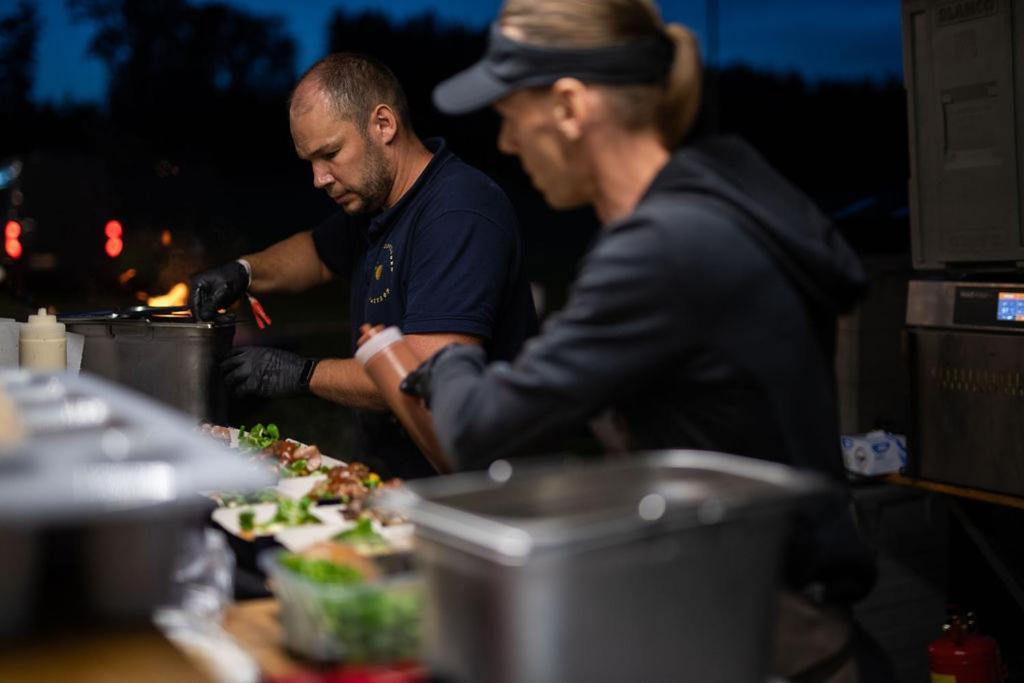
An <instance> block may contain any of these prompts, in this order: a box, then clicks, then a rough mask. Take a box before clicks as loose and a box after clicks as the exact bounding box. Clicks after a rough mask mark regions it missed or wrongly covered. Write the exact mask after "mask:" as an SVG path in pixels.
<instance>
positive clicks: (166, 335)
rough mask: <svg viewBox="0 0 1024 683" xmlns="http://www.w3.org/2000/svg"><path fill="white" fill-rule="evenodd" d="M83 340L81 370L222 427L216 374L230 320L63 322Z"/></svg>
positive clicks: (223, 398)
mask: <svg viewBox="0 0 1024 683" xmlns="http://www.w3.org/2000/svg"><path fill="white" fill-rule="evenodd" d="M63 320H64V322H65V324H66V325H67V330H68V331H69V332H77V333H78V334H81V335H84V336H85V349H84V352H83V355H82V370H85V371H88V372H92V373H94V374H97V375H100V376H102V377H106V378H108V379H111V380H113V381H115V382H117V383H119V384H123V385H125V386H128V387H131V388H133V389H137V390H139V391H141V392H142V393H144V394H148V395H149V396H152V397H153V398H156V399H158V400H160V401H162V402H163V403H166V404H167V405H169V406H172V407H174V408H178V409H179V410H182V411H184V412H186V413H189V414H190V415H194V416H195V417H197V418H200V419H204V420H209V421H211V422H223V421H224V419H225V418H226V411H227V395H226V392H225V388H224V383H223V381H222V379H221V377H220V373H219V372H218V370H217V363H218V361H219V360H220V359H221V358H223V357H224V355H225V354H227V352H228V351H229V350H230V349H231V341H232V339H233V337H234V334H235V324H234V320H233V319H231V318H223V319H220V320H217V321H215V322H196V321H194V320H193V319H192V318H191V317H184V318H177V317H171V316H142V317H110V316H105V317H104V316H94V317H81V316H68V317H65V318H63Z"/></svg>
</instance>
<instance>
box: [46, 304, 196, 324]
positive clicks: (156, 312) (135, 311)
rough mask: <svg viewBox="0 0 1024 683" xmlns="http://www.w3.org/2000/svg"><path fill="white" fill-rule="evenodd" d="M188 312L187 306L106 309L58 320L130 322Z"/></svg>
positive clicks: (61, 317) (80, 313) (63, 316)
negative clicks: (124, 320) (126, 320)
mask: <svg viewBox="0 0 1024 683" xmlns="http://www.w3.org/2000/svg"><path fill="white" fill-rule="evenodd" d="M190 311H191V309H190V308H189V307H188V306H129V307H128V308H118V309H113V308H106V309H102V310H98V311H84V312H79V313H64V314H62V315H60V316H59V318H60V320H61V322H69V321H72V320H78V321H85V320H122V319H128V320H132V319H143V318H146V319H149V318H153V317H158V316H168V315H175V314H178V313H186V312H190ZM188 320H189V321H190V322H191V320H192V318H191V316H189V318H188Z"/></svg>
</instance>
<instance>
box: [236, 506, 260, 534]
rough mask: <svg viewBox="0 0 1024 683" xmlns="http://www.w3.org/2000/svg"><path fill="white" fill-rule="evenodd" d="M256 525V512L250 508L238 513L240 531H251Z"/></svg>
mask: <svg viewBox="0 0 1024 683" xmlns="http://www.w3.org/2000/svg"><path fill="white" fill-rule="evenodd" d="M255 527H256V513H255V512H253V511H252V510H243V511H241V512H239V513H238V528H239V529H241V530H242V531H252V530H253V529H254V528H255Z"/></svg>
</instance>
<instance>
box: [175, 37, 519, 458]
mask: <svg viewBox="0 0 1024 683" xmlns="http://www.w3.org/2000/svg"><path fill="white" fill-rule="evenodd" d="M289 117H290V123H291V130H292V139H293V141H294V143H295V150H296V152H297V153H298V155H299V156H300V157H301V158H303V159H306V160H308V161H309V162H310V163H311V164H312V169H313V184H314V186H316V187H317V188H318V189H322V190H324V191H325V192H326V193H327V194H328V196H330V197H331V199H332V200H334V202H335V203H337V204H338V205H339V206H340V207H341V211H338V212H337V213H336V214H334V215H333V216H331V217H330V218H329V219H328V220H327V221H325V222H324V223H322V224H321V225H319V226H317V227H316V228H314V229H313V230H311V231H305V232H300V233H298V234H296V235H293V236H292V237H290V238H288V239H286V240H283V241H281V242H278V243H277V244H274V245H272V246H271V247H269V248H267V249H265V250H263V251H261V252H258V253H255V254H249V255H246V256H243V257H242V258H240V259H238V260H237V261H234V262H232V263H229V264H226V265H223V266H220V267H218V268H214V269H212V270H210V271H207V272H205V273H201V274H199V275H197V276H195V277H193V278H192V281H191V282H190V284H189V291H190V304H191V306H192V308H193V311H194V313H195V315H196V316H197V318H199V319H202V320H209V319H211V318H213V317H214V316H215V315H216V311H217V309H218V308H221V307H223V306H227V305H230V304H232V303H234V302H235V301H236V300H238V299H239V298H241V297H242V296H243V295H244V294H245V293H246V292H247V291H249V292H253V293H257V294H259V293H264V292H301V291H304V290H306V289H309V288H311V287H314V286H316V285H319V284H322V283H325V282H327V281H329V280H331V279H333V278H334V277H336V276H338V277H348V278H349V279H350V283H351V290H350V311H351V328H352V350H353V351H354V350H355V341H356V339H358V337H359V332H358V330H359V326H360V325H361V324H363V323H371V324H384V325H397V326H398V327H400V328H401V329H402V331H403V333H404V334H405V335H406V339H407V340H408V342H409V344H410V345H412V347H413V349H414V350H415V351H416V352H417V353H418V354H419V355H420V356H421V357H422V358H428V357H429V356H431V355H432V354H433V353H434V352H436V351H437V350H439V349H441V348H442V347H444V346H446V345H447V344H450V343H453V342H460V343H470V344H480V345H482V346H483V347H484V348H485V349H486V350H487V352H488V355H489V357H490V358H491V359H493V360H507V359H511V358H513V357H514V356H515V355H516V353H517V352H518V350H519V348H520V347H521V346H522V344H523V342H524V341H525V340H526V338H527V337H529V336H530V335H532V334H533V333H534V332H535V331H536V326H537V321H536V314H535V312H534V309H533V303H532V300H531V298H530V291H529V286H528V283H527V280H526V277H525V274H524V272H523V266H522V248H521V245H520V241H519V233H518V228H517V224H516V218H515V212H514V211H513V209H512V206H511V204H510V203H509V201H508V198H507V197H506V196H505V194H504V193H503V192H502V191H501V189H500V188H499V187H498V186H497V185H496V184H495V183H494V182H493V181H492V180H490V179H489V178H487V177H486V176H485V175H483V174H482V173H480V172H479V171H477V170H476V169H474V168H472V167H470V166H468V165H467V164H465V163H464V162H462V161H461V160H460V159H459V158H458V157H456V156H455V155H454V154H452V153H451V152H450V151H449V150H448V149H447V148H446V146H445V144H444V141H443V140H440V139H434V140H427V141H426V142H425V143H423V142H421V141H420V140H419V139H418V138H417V137H416V135H415V133H414V132H413V130H412V128H411V126H410V123H409V120H410V119H409V113H408V105H407V104H406V100H405V95H404V93H403V92H402V88H401V86H400V85H399V83H398V81H397V80H396V79H395V77H394V75H393V74H392V73H391V71H390V70H389V69H388V68H387V67H385V66H384V65H382V64H380V63H379V62H376V61H375V60H373V59H370V58H367V57H363V56H359V55H352V54H335V55H330V56H328V57H326V58H324V59H322V60H321V61H319V62H317V63H316V64H314V65H313V66H312V67H311V68H310V69H309V71H307V72H306V74H305V75H304V76H303V77H302V78H301V79H300V81H299V83H298V85H297V86H296V88H295V90H294V92H293V94H292V97H291V100H290V107H289ZM223 369H224V370H225V371H226V377H227V381H228V384H229V385H231V386H232V387H233V388H234V390H235V391H236V393H238V394H241V395H255V396H264V397H277V396H289V395H298V394H302V393H305V392H312V393H313V394H315V395H317V396H320V397H321V398H325V399H328V400H331V401H335V402H338V403H341V404H344V405H347V406H350V407H352V408H354V409H355V412H356V416H357V420H358V425H359V427H360V428H359V429H357V433H358V437H357V439H358V443H357V444H355V447H356V449H357V450H356V453H359V454H360V456H361V457H369V458H372V459H375V460H382V461H384V462H385V463H387V464H388V465H389V466H390V468H391V469H392V473H393V474H397V475H399V476H406V477H411V476H419V475H424V474H429V473H430V471H431V470H430V469H429V465H428V464H427V463H426V460H425V459H424V458H423V457H422V456H421V455H420V454H419V452H418V451H417V449H416V447H415V446H414V445H413V443H412V441H411V440H410V439H409V438H408V437H407V436H406V435H405V434H404V433H403V432H402V431H401V428H400V427H399V426H398V424H397V421H396V420H394V419H393V418H392V417H391V415H390V414H389V413H388V412H387V408H386V405H385V404H384V402H383V399H382V398H381V397H380V394H379V393H378V392H377V389H376V387H375V386H374V385H373V382H372V381H371V380H370V379H369V377H368V376H367V375H366V374H365V372H364V371H363V369H362V367H361V366H359V365H358V363H357V362H356V361H355V360H353V359H351V358H345V359H341V358H331V359H321V360H315V359H307V358H303V357H301V356H297V355H296V354H293V353H290V352H288V351H284V350H281V349H274V348H267V347H247V348H239V349H236V350H235V351H234V352H233V353H232V354H231V356H229V357H228V358H227V359H226V360H225V361H224V364H223Z"/></svg>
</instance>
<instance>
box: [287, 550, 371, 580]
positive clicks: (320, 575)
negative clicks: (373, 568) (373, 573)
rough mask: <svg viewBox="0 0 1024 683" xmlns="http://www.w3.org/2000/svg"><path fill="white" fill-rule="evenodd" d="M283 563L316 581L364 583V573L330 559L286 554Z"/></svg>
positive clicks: (297, 572)
mask: <svg viewBox="0 0 1024 683" xmlns="http://www.w3.org/2000/svg"><path fill="white" fill-rule="evenodd" d="M281 565H282V566H284V567H285V568H287V569H290V570H292V571H293V572H295V573H296V574H298V575H300V576H304V577H306V578H307V579H309V580H310V581H314V582H316V583H341V584H353V583H362V581H363V575H362V574H361V573H359V571H358V570H356V569H353V568H352V567H349V566H348V565H344V564H336V563H334V562H331V561H329V560H313V559H308V558H305V557H302V556H301V555H293V554H291V553H287V554H285V555H284V556H283V557H282V558H281Z"/></svg>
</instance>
